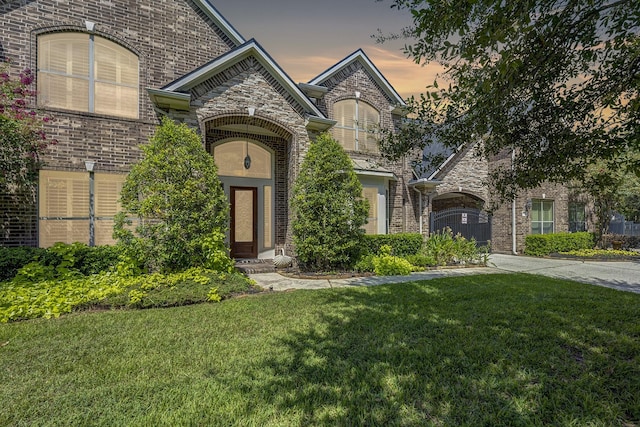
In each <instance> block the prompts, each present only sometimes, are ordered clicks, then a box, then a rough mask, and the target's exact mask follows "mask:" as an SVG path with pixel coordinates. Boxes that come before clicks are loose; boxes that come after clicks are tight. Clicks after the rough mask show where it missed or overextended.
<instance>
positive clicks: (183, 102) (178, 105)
mask: <svg viewBox="0 0 640 427" xmlns="http://www.w3.org/2000/svg"><path fill="white" fill-rule="evenodd" d="M147 93H148V94H149V98H151V102H153V104H154V105H155V106H156V107H158V108H160V109H162V110H169V109H171V110H180V111H189V107H190V105H191V95H190V94H188V93H180V92H172V91H168V90H163V89H152V88H147Z"/></svg>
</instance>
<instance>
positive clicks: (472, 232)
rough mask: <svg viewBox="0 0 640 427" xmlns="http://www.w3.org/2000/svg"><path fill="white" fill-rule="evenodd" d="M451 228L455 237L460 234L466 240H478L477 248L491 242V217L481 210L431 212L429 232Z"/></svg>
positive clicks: (462, 209)
mask: <svg viewBox="0 0 640 427" xmlns="http://www.w3.org/2000/svg"><path fill="white" fill-rule="evenodd" d="M446 227H449V228H450V229H451V231H452V232H453V235H454V236H455V235H456V234H458V233H460V234H461V235H462V236H463V237H464V238H466V239H469V240H470V239H472V238H474V239H476V245H477V246H485V245H488V244H489V241H490V240H491V215H489V214H488V213H486V212H484V211H481V210H480V209H469V208H451V209H445V210H443V211H439V212H431V215H430V227H429V230H430V231H431V232H432V233H435V232H436V231H441V230H443V229H444V228H446Z"/></svg>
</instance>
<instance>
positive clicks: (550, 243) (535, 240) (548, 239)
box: [524, 232, 595, 256]
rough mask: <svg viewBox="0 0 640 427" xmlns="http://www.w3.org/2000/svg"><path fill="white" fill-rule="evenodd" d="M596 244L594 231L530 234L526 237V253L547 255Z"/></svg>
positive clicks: (587, 247)
mask: <svg viewBox="0 0 640 427" xmlns="http://www.w3.org/2000/svg"><path fill="white" fill-rule="evenodd" d="M594 245H595V238H594V236H593V233H588V232H579V233H552V234H529V235H528V236H527V237H526V238H525V249H524V253H525V254H526V255H532V256H546V255H549V254H551V253H556V252H568V251H574V250H580V249H592V248H593V247H594Z"/></svg>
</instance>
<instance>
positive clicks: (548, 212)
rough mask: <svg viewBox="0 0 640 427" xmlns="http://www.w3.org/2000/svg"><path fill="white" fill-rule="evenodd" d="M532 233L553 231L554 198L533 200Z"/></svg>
mask: <svg viewBox="0 0 640 427" xmlns="http://www.w3.org/2000/svg"><path fill="white" fill-rule="evenodd" d="M531 202H532V203H531V234H549V233H553V230H554V224H553V218H554V214H553V200H540V199H537V200H532V201H531Z"/></svg>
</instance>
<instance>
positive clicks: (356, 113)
mask: <svg viewBox="0 0 640 427" xmlns="http://www.w3.org/2000/svg"><path fill="white" fill-rule="evenodd" d="M333 119H334V120H336V122H337V123H336V124H335V126H334V127H333V129H332V135H333V137H334V138H335V139H336V140H337V141H338V142H340V143H341V144H342V146H343V147H344V149H345V150H347V151H362V152H367V153H376V154H377V153H379V148H378V136H377V132H378V129H379V125H380V113H379V112H378V110H376V109H375V108H373V107H372V106H371V105H369V104H367V103H366V102H364V101H361V100H360V99H345V100H343V101H338V102H336V103H335V104H333Z"/></svg>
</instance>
